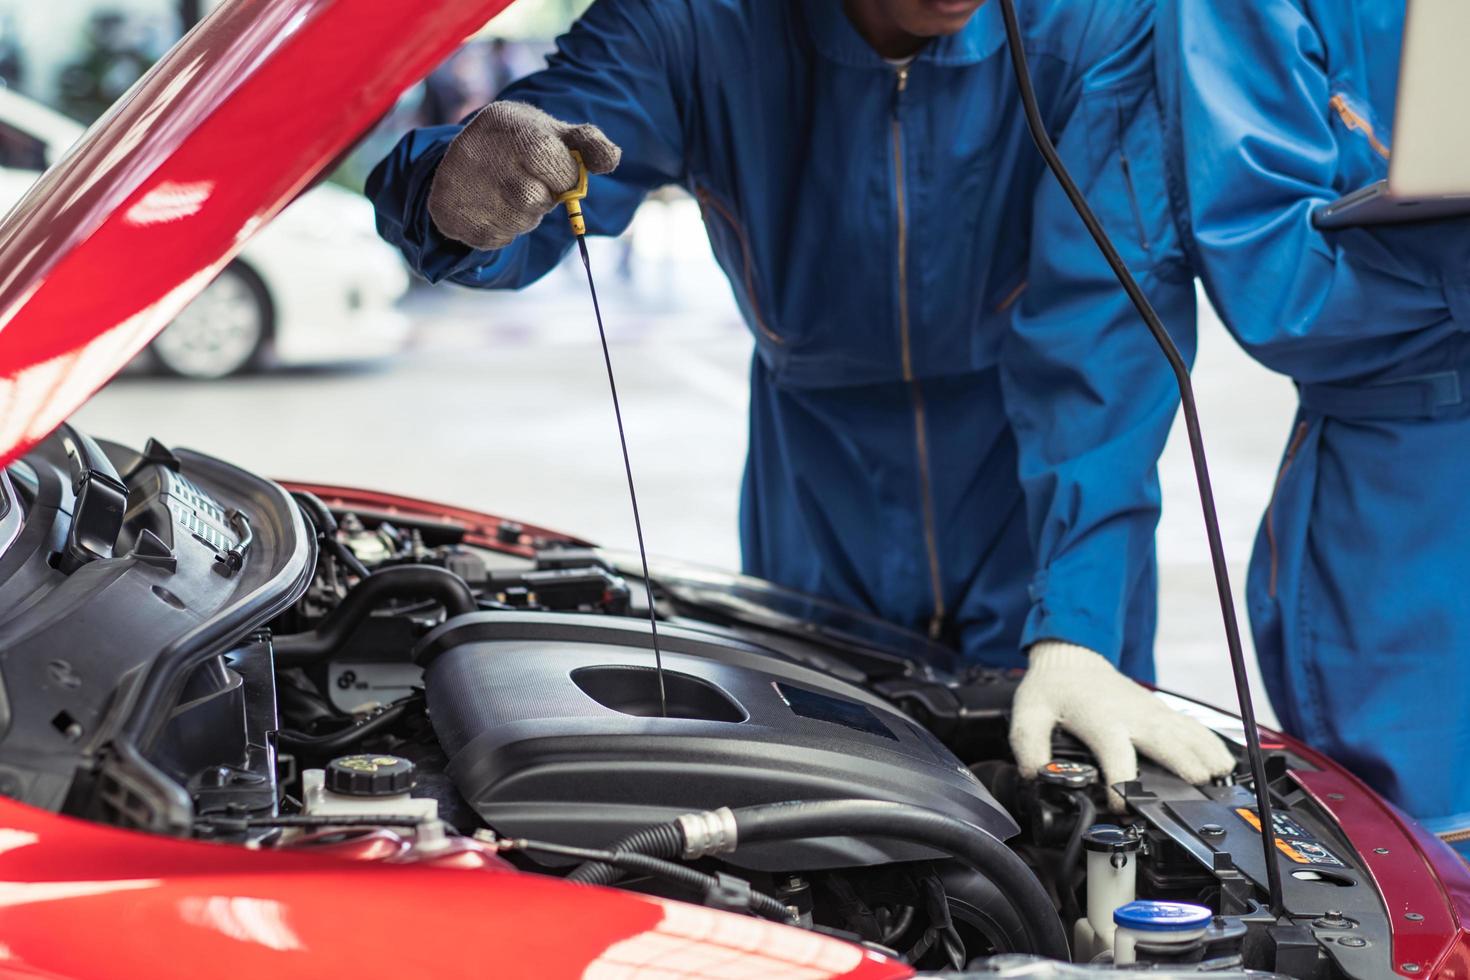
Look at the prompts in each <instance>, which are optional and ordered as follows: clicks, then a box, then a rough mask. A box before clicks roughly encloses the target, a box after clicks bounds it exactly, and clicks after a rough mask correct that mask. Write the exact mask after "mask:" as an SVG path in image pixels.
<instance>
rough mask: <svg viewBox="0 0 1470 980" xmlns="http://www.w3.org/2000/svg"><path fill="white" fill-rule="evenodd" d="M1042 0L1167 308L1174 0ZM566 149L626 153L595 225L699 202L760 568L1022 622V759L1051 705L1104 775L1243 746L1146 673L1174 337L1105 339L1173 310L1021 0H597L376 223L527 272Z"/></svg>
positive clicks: (1190, 765)
mask: <svg viewBox="0 0 1470 980" xmlns="http://www.w3.org/2000/svg"><path fill="white" fill-rule="evenodd" d="M1020 7H1021V18H1022V20H1023V22H1024V23H1023V30H1024V32H1025V37H1026V41H1025V43H1026V46H1027V48H1028V50H1029V52H1030V56H1031V60H1032V66H1033V70H1034V72H1035V74H1036V76H1037V77H1036V81H1037V87H1038V90H1039V94H1040V100H1041V104H1042V107H1043V111H1044V112H1045V114H1046V117H1047V123H1048V125H1049V127H1050V129H1051V131H1052V132H1053V133H1054V134H1056V135H1057V137H1058V139H1059V141H1060V145H1061V148H1062V152H1063V153H1064V155H1065V156H1066V158H1067V160H1068V162H1069V165H1070V166H1071V168H1072V169H1073V172H1074V173H1075V174H1076V175H1077V177H1078V179H1079V180H1080V182H1081V183H1082V185H1083V186H1084V187H1087V188H1088V189H1089V190H1090V192H1091V194H1092V197H1093V199H1094V201H1095V203H1096V204H1097V206H1098V209H1099V211H1100V212H1101V215H1102V218H1103V220H1104V221H1105V222H1106V223H1107V225H1108V226H1109V228H1110V229H1111V230H1112V231H1113V233H1114V235H1115V237H1116V238H1117V240H1118V244H1119V246H1120V247H1121V248H1122V249H1123V252H1124V254H1125V256H1126V257H1127V258H1128V260H1129V261H1130V262H1131V263H1132V265H1133V267H1134V269H1135V270H1136V272H1137V274H1138V276H1139V278H1140V280H1141V281H1142V282H1143V283H1144V285H1145V287H1146V288H1147V289H1149V290H1150V291H1151V292H1152V293H1153V295H1154V296H1155V298H1156V301H1157V302H1158V303H1159V305H1160V307H1161V308H1162V309H1163V311H1164V312H1165V314H1166V315H1167V316H1170V317H1171V318H1172V317H1177V316H1179V315H1186V316H1188V315H1192V303H1193V287H1192V283H1191V279H1190V275H1189V272H1188V270H1187V268H1185V266H1184V263H1182V262H1181V261H1179V258H1178V251H1177V249H1172V248H1170V247H1168V243H1169V242H1170V240H1171V235H1173V234H1174V229H1173V223H1172V220H1171V217H1170V211H1169V207H1168V202H1167V197H1166V195H1165V194H1164V192H1163V177H1162V166H1163V163H1162V155H1161V152H1160V147H1161V142H1160V135H1159V130H1158V119H1157V115H1156V113H1154V112H1150V111H1148V110H1149V107H1150V106H1151V105H1152V102H1151V100H1152V98H1153V85H1154V75H1153V63H1152V58H1153V55H1152V47H1151V35H1152V18H1153V13H1154V10H1153V2H1152V0H1085V2H1083V0H1079V2H1074V3H1051V2H1023V3H1022V4H1021V5H1020ZM593 124H595V125H593ZM569 148H571V149H576V150H578V151H580V153H581V154H582V156H583V157H584V159H585V160H586V162H587V164H588V167H589V169H590V170H592V171H593V172H594V173H595V174H601V175H602V176H594V177H593V178H592V183H591V190H590V195H589V198H588V201H587V223H588V227H589V230H590V231H591V232H592V233H593V234H603V235H616V234H618V233H620V232H621V231H623V229H624V228H626V227H627V226H628V223H629V222H630V220H631V219H632V217H633V213H634V211H635V210H636V209H637V207H638V205H639V204H640V203H641V202H642V201H643V199H644V197H645V195H647V194H648V193H649V192H650V191H651V190H653V189H655V188H658V187H660V186H662V185H665V184H679V185H681V186H683V187H685V188H687V189H688V190H689V191H690V192H691V193H692V194H693V195H694V196H695V197H696V198H697V199H698V200H699V202H700V203H701V205H702V207H703V211H704V217H705V222H706V225H707V228H708V232H709V236H710V240H711V242H712V244H713V246H714V250H715V254H716V256H717V258H718V260H719V262H720V264H721V265H722V267H723V268H724V271H725V272H726V273H727V275H728V276H729V278H730V280H731V283H732V284H733V286H734V290H735V295H736V299H737V301H738V303H739V305H740V308H741V311H742V313H743V314H744V317H745V319H746V321H747V322H748V323H749V325H750V327H751V330H752V332H753V334H754V335H755V340H756V345H757V354H756V356H755V358H754V359H753V361H752V364H751V382H750V383H751V406H750V449H749V457H748V461H747V466H746V473H745V485H744V492H743V497H742V504H741V542H742V549H743V553H744V565H745V570H746V571H747V572H749V573H750V574H753V575H757V576H761V577H763V578H766V579H770V580H773V581H775V582H778V583H780V584H782V585H786V586H789V587H791V588H794V589H798V590H801V591H804V592H807V593H812V594H816V595H820V596H824V597H828V598H831V599H835V600H838V601H840V602H842V603H845V604H847V605H849V606H852V607H855V608H857V609H861V610H866V611H869V612H872V613H875V614H877V615H879V616H881V617H884V618H886V619H888V620H890V621H892V622H895V623H899V624H902V625H904V626H908V627H912V628H915V629H918V630H922V631H924V632H925V633H927V634H928V635H929V636H931V637H933V638H936V639H941V640H945V641H947V642H950V643H952V644H954V645H956V646H957V647H958V648H959V649H961V650H962V651H963V653H964V655H965V656H966V657H967V658H968V659H970V660H971V661H973V662H977V663H984V664H992V665H1019V664H1022V663H1026V662H1027V661H1026V659H1024V657H1023V654H1022V652H1021V651H1028V652H1029V663H1030V667H1031V669H1030V670H1029V671H1028V674H1027V677H1026V680H1025V681H1024V682H1023V684H1022V687H1021V691H1020V693H1019V694H1018V697H1017V703H1016V710H1015V722H1014V725H1013V742H1014V744H1015V746H1016V750H1017V755H1018V758H1019V760H1020V761H1021V763H1022V766H1023V768H1025V769H1028V770H1034V769H1035V768H1036V767H1037V766H1039V765H1041V764H1044V763H1045V762H1046V761H1047V759H1048V757H1049V755H1050V736H1051V732H1052V729H1053V726H1054V725H1056V724H1061V725H1063V726H1064V727H1066V728H1067V729H1069V730H1071V731H1072V732H1073V733H1074V734H1077V735H1078V736H1079V737H1081V738H1083V739H1084V740H1085V741H1087V742H1088V744H1089V745H1091V746H1092V747H1093V748H1094V749H1095V750H1096V753H1097V755H1098V756H1099V758H1100V761H1101V762H1102V766H1103V769H1104V773H1105V775H1106V776H1107V778H1108V779H1109V780H1110V781H1114V782H1115V781H1120V780H1124V779H1129V778H1133V777H1134V776H1135V774H1136V756H1135V746H1137V747H1138V748H1141V749H1142V750H1143V751H1145V752H1147V753H1148V754H1150V755H1152V756H1153V757H1155V758H1156V759H1158V760H1159V761H1160V762H1163V763H1164V764H1165V765H1168V766H1170V767H1171V768H1173V769H1174V770H1175V771H1177V772H1179V773H1180V774H1182V775H1185V776H1187V777H1188V778H1190V779H1193V780H1195V781H1203V780H1205V779H1208V778H1209V777H1210V776H1211V775H1214V774H1218V773H1221V772H1224V771H1226V770H1228V769H1230V768H1231V763H1232V758H1231V756H1230V753H1229V752H1228V751H1226V750H1225V749H1224V747H1223V745H1222V744H1221V743H1220V742H1219V740H1218V739H1216V738H1215V737H1214V736H1213V735H1212V734H1210V733H1209V732H1207V731H1206V730H1205V729H1204V728H1202V727H1200V726H1198V725H1196V724H1195V723H1194V722H1192V721H1188V720H1186V719H1184V718H1183V717H1182V716H1179V715H1176V714H1174V713H1173V712H1172V711H1169V710H1167V709H1165V708H1164V707H1162V706H1161V704H1160V703H1159V702H1158V701H1157V700H1156V699H1154V698H1153V697H1151V696H1149V695H1147V694H1145V693H1144V692H1143V689H1141V688H1139V687H1138V686H1137V685H1135V684H1133V683H1132V682H1131V681H1129V680H1127V679H1126V677H1125V676H1124V674H1127V675H1131V676H1132V677H1136V678H1141V679H1150V678H1152V676H1153V664H1152V642H1153V632H1154V622H1155V587H1156V569H1155V559H1154V544H1153V536H1154V528H1155V524H1156V523H1157V517H1158V508H1159V488H1158V483H1157V477H1156V474H1155V472H1154V464H1155V460H1156V459H1157V457H1158V454H1159V452H1160V450H1161V448H1162V446H1163V443H1164V440H1165V437H1166V435H1167V431H1168V428H1169V424H1170V422H1171V420H1172V418H1173V415H1174V411H1175V407H1176V404H1177V394H1176V391H1175V389H1174V384H1173V381H1172V379H1171V377H1170V375H1169V372H1168V371H1167V369H1166V368H1165V366H1164V362H1163V360H1162V358H1161V357H1160V356H1159V354H1158V352H1157V351H1154V352H1151V353H1148V354H1146V355H1144V356H1142V357H1139V358H1137V359H1134V360H1130V361H1119V362H1104V361H1101V360H1098V361H1089V360H1088V359H1087V358H1086V357H1085V355H1086V352H1087V351H1088V350H1089V349H1090V348H1091V347H1092V346H1093V345H1094V344H1096V343H1098V342H1099V339H1100V338H1106V337H1110V336H1114V335H1117V334H1119V333H1126V334H1128V335H1130V336H1132V335H1141V336H1147V335H1146V333H1145V332H1144V328H1143V326H1142V325H1141V324H1140V323H1139V321H1138V319H1137V316H1136V314H1135V313H1134V311H1133V309H1132V308H1131V306H1130V305H1129V302H1128V300H1127V298H1126V297H1125V295H1124V293H1123V291H1122V290H1121V289H1120V288H1119V286H1118V284H1117V282H1116V281H1115V279H1114V277H1113V275H1112V273H1111V272H1110V271H1109V269H1108V267H1107V266H1106V264H1105V263H1104V262H1103V260H1102V258H1101V257H1100V255H1099V253H1098V250H1097V248H1096V246H1095V245H1094V243H1093V242H1092V241H1091V240H1090V239H1089V238H1088V236H1087V234H1086V232H1085V230H1084V229H1083V227H1082V225H1081V223H1080V222H1079V221H1078V220H1077V218H1076V217H1075V216H1074V215H1073V213H1072V211H1071V208H1070V207H1069V205H1068V204H1067V202H1066V199H1065V198H1064V196H1063V195H1062V193H1061V191H1060V189H1059V188H1058V186H1057V185H1056V183H1055V181H1053V180H1051V179H1050V178H1049V177H1046V178H1043V173H1044V171H1043V166H1042V162H1041V159H1040V157H1039V156H1038V155H1037V153H1036V151H1035V149H1034V147H1033V146H1032V144H1031V140H1030V138H1029V136H1028V135H1027V131H1026V128H1025V123H1024V117H1023V114H1022V111H1021V104H1020V101H1019V97H1018V95H1017V90H1016V86H1015V82H1014V78H1013V76H1012V68H1011V64H1010V61H1009V58H1008V56H1007V52H1006V44H1005V31H1004V25H1003V21H1002V19H1001V11H1000V9H999V7H998V5H997V4H994V3H991V4H986V5H983V6H982V0H846V2H843V0H782V2H771V0H599V2H597V3H594V4H593V5H592V7H591V8H590V9H589V10H588V12H587V13H586V14H585V15H584V16H583V17H582V19H581V20H580V21H579V22H578V23H577V24H576V25H575V26H574V27H573V28H572V30H571V31H570V33H568V34H567V35H566V36H565V37H563V38H561V39H560V41H559V42H558V50H557V52H556V53H555V54H554V55H552V57H551V58H550V60H549V67H548V68H547V69H546V70H544V71H541V72H539V73H537V74H534V75H532V76H530V77H529V78H526V79H524V80H522V81H520V82H517V83H516V84H514V85H512V86H511V87H510V88H509V89H507V90H506V91H505V92H504V93H502V95H501V96H500V99H499V101H496V102H493V103H491V104H490V105H489V106H488V107H487V108H485V109H484V110H482V111H481V112H480V113H479V114H478V115H476V116H474V117H472V118H471V119H470V120H469V121H468V124H467V125H465V126H444V127H436V128H430V129H421V130H418V131H416V132H413V133H410V134H409V135H408V136H407V137H405V138H404V139H403V141H402V142H401V143H400V144H399V145H398V146H397V148H396V149H395V150H394V151H393V152H392V153H391V154H390V156H389V157H388V158H387V159H386V160H384V161H383V162H382V163H381V164H380V165H379V167H378V168H377V169H376V170H375V172H374V173H373V175H372V177H371V178H370V180H369V183H368V192H369V194H370V195H371V196H372V198H373V199H374V202H375V204H376V206H377V210H378V225H379V230H380V232H381V233H382V234H383V236H384V237H385V238H386V239H387V240H388V241H390V242H392V243H394V244H396V245H397V246H399V247H400V248H401V249H402V250H403V252H404V254H405V255H406V256H407V257H408V259H409V261H410V262H411V263H412V264H413V265H414V267H415V268H417V269H418V270H419V271H420V272H422V273H423V275H424V276H426V277H427V278H428V279H430V280H431V281H434V282H439V281H442V280H449V281H452V282H457V283H461V284H465V285H470V286H480V287H512V288H514V287H519V286H524V285H526V284H527V283H530V282H532V281H534V280H535V279H537V278H538V277H540V276H542V275H544V274H545V273H546V272H547V271H548V270H550V269H551V268H553V267H554V266H555V265H556V264H557V263H558V262H559V261H560V260H561V258H562V257H563V256H564V255H565V254H566V252H567V250H568V249H569V248H570V247H571V244H572V237H571V234H570V232H569V230H568V226H567V222H566V221H564V220H559V219H558V220H548V221H544V222H543V221H542V218H543V216H544V215H545V214H547V213H548V212H549V211H550V210H551V209H552V208H553V207H554V203H553V202H554V199H555V196H556V195H557V194H558V193H559V192H561V191H563V190H565V189H567V188H569V187H570V186H571V185H572V183H573V182H574V180H575V178H576V168H575V166H574V164H573V163H572V162H571V159H570V154H569V153H568V152H567V150H568V149H569ZM620 151H621V161H619V153H620ZM614 168H615V169H614ZM1160 256H1162V257H1165V258H1163V259H1162V260H1161V259H1159V257H1160ZM1079 355H1080V356H1079ZM1119 668H1121V673H1120V670H1119Z"/></svg>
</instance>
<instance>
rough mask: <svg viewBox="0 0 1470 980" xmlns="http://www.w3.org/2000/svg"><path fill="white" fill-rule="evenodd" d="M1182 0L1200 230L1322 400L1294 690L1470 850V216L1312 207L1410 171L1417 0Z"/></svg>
mask: <svg viewBox="0 0 1470 980" xmlns="http://www.w3.org/2000/svg"><path fill="white" fill-rule="evenodd" d="M1159 7H1160V10H1159V41H1158V68H1159V73H1160V85H1159V88H1160V93H1161V96H1162V100H1163V104H1164V109H1165V118H1166V120H1167V132H1168V147H1169V162H1170V175H1171V181H1170V187H1171V189H1172V191H1173V194H1174V198H1175V202H1176V204H1177V206H1178V213H1179V216H1180V220H1181V224H1182V225H1183V226H1184V228H1185V230H1186V234H1185V236H1184V245H1185V246H1186V248H1187V251H1188V253H1189V255H1190V258H1191V260H1192V262H1193V263H1194V265H1195V266H1196V267H1197V268H1198V270H1199V274H1200V278H1201V279H1202V281H1203V282H1204V285H1205V288H1206V290H1207V291H1208V292H1209V296H1210V299H1211V301H1212V302H1213V303H1214V305H1215V308H1216V309H1217V310H1219V312H1220V315H1221V317H1222V318H1223V319H1224V321H1225V323H1226V325H1227V326H1228V327H1229V328H1230V330H1231V331H1232V332H1233V333H1234V334H1235V336H1236V337H1237V338H1238V339H1239V340H1240V342H1241V344H1242V345H1243V346H1244V347H1245V348H1246V349H1247V350H1248V351H1250V352H1251V354H1252V355H1254V356H1255V357H1256V358H1257V359H1258V360H1259V361H1260V362H1261V363H1262V364H1265V365H1266V366H1267V367H1270V368H1273V369H1274V370H1277V371H1280V372H1282V373H1284V374H1287V375H1290V376H1291V377H1292V378H1293V379H1295V380H1296V382H1297V386H1298V388H1299V390H1300V393H1301V407H1300V411H1299V412H1298V413H1297V418H1296V421H1295V424H1294V426H1293V428H1292V434H1291V436H1290V441H1289V444H1288V446H1287V450H1286V455H1285V457H1284V459H1283V460H1282V463H1281V470H1280V476H1279V478H1278V480H1277V486H1276V491H1275V494H1274V496H1273V498H1272V500H1271V503H1270V507H1269V509H1268V510H1267V512H1266V515H1265V518H1264V520H1263V521H1262V523H1261V531H1260V535H1259V537H1258V539H1257V541H1256V547H1255V552H1254V554H1253V555H1252V557H1251V570H1250V581H1249V586H1248V588H1249V603H1250V613H1251V626H1252V630H1253V632H1254V634H1255V641H1256V652H1257V655H1258V657H1259V659H1260V662H1261V671H1262V674H1263V675H1264V678H1265V681H1266V686H1267V689H1268V690H1269V692H1270V695H1271V703H1272V705H1273V706H1274V707H1275V709H1276V713H1277V715H1278V716H1280V718H1281V722H1282V725H1283V726H1284V727H1285V729H1286V730H1287V731H1288V732H1290V733H1291V734H1293V735H1296V736H1298V737H1300V738H1303V739H1304V740H1306V741H1307V742H1309V743H1310V744H1312V745H1314V746H1316V747H1318V748H1320V749H1323V750H1324V751H1326V752H1327V753H1328V754H1329V755H1331V756H1333V757H1334V758H1336V759H1337V760H1338V761H1339V762H1341V763H1343V764H1345V765H1346V766H1348V767H1349V768H1350V769H1352V770H1353V771H1354V772H1356V773H1357V774H1358V775H1360V776H1362V777H1363V778H1364V779H1365V780H1366V781H1367V782H1369V783H1370V784H1372V785H1373V787H1374V788H1375V789H1377V790H1378V791H1379V792H1380V793H1383V794H1384V795H1385V796H1387V797H1388V798H1389V799H1391V800H1393V801H1394V802H1395V803H1397V804H1399V805H1400V806H1401V807H1403V808H1404V809H1405V810H1407V811H1408V812H1409V813H1410V814H1412V815H1413V816H1415V817H1417V818H1418V819H1419V820H1420V821H1421V822H1423V823H1424V824H1425V826H1426V827H1428V828H1429V829H1430V830H1433V831H1436V832H1438V833H1440V834H1441V835H1442V836H1443V837H1444V838H1446V839H1447V840H1449V841H1451V842H1452V843H1455V844H1457V845H1458V846H1459V847H1460V848H1461V850H1462V851H1463V852H1464V853H1467V854H1470V777H1467V776H1466V775H1465V770H1464V765H1465V761H1466V760H1467V759H1470V593H1467V590H1466V584H1465V583H1466V582H1467V580H1470V510H1467V508H1466V506H1465V488H1466V486H1467V485H1470V454H1467V453H1466V452H1465V449H1464V447H1465V446H1466V445H1467V444H1470V222H1466V221H1464V220H1463V219H1461V220H1454V221H1442V222H1436V223H1428V224H1425V223H1418V224H1406V225H1396V226H1391V227H1377V228H1355V229H1349V230H1344V231H1338V232H1323V231H1319V230H1318V229H1317V228H1315V227H1314V226H1313V222H1312V213H1313V212H1314V211H1315V210H1316V209H1318V208H1320V207H1322V206H1323V205H1325V204H1327V203H1329V202H1331V201H1333V200H1335V199H1336V198H1338V197H1340V196H1342V195H1344V194H1347V193H1350V192H1352V191H1356V190H1358V189H1360V188H1363V187H1366V186H1368V185H1369V184H1371V183H1373V182H1374V181H1377V180H1380V179H1382V178H1384V177H1386V176H1387V173H1388V158H1389V155H1390V154H1391V152H1392V146H1391V140H1392V132H1393V117H1394V108H1395V103H1396V94H1397V93H1396V89H1397V82H1398V74H1399V51H1400V47H1401V40H1402V35H1403V30H1404V15H1405V3H1404V0H1250V2H1248V3H1219V2H1215V0H1161V2H1160V5H1159ZM1179 322H1181V323H1189V322H1191V321H1188V320H1184V321H1179ZM1146 354H1147V352H1146V351H1144V350H1142V349H1140V350H1139V351H1137V352H1136V356H1139V357H1142V356H1146Z"/></svg>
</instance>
